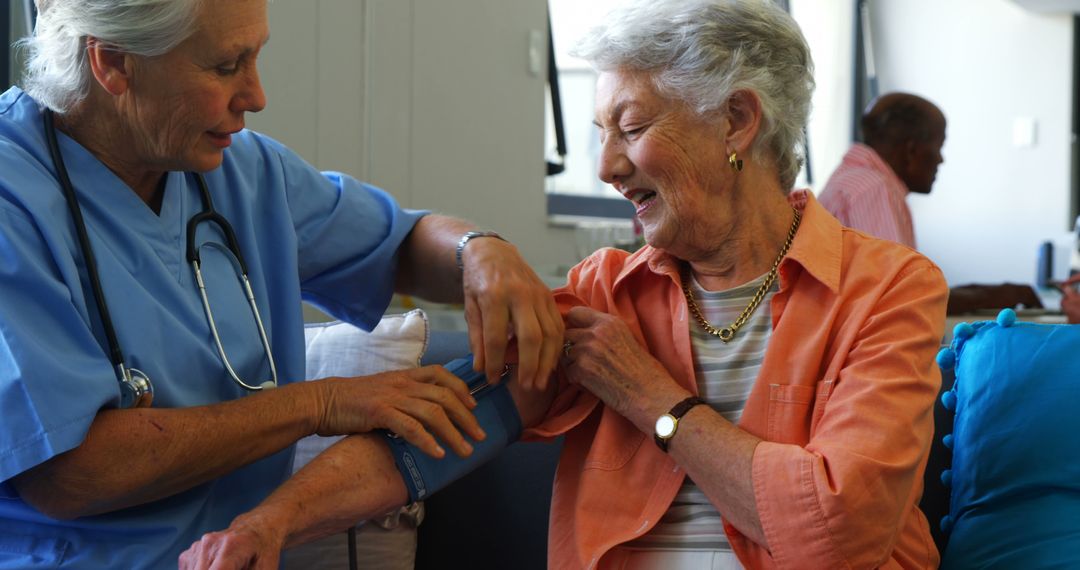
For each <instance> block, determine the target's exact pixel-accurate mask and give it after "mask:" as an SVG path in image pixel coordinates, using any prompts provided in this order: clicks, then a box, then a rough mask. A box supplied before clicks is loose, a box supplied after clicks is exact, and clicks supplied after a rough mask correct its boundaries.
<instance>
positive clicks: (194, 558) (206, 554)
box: [180, 513, 284, 570]
mask: <svg viewBox="0 0 1080 570" xmlns="http://www.w3.org/2000/svg"><path fill="white" fill-rule="evenodd" d="M256 518H257V515H253V513H248V514H245V515H241V516H239V517H236V519H234V520H233V522H232V524H231V525H229V528H227V529H225V530H223V531H219V532H211V533H207V534H204V535H203V537H202V538H201V539H199V540H198V541H197V542H195V543H194V544H192V545H191V547H190V548H188V549H187V550H185V551H184V552H183V553H182V554H181V555H180V570H205V569H209V568H213V569H214V570H232V569H236V570H246V569H251V570H277V568H278V560H279V558H280V557H281V550H282V548H283V547H284V537H282V536H277V535H276V533H275V531H276V530H278V529H281V528H283V526H282V525H280V524H274V523H272V522H271V521H260V520H254V519H256Z"/></svg>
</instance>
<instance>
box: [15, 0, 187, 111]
mask: <svg viewBox="0 0 1080 570" xmlns="http://www.w3.org/2000/svg"><path fill="white" fill-rule="evenodd" d="M201 2H202V0H49V1H48V2H40V3H39V6H40V8H41V11H40V12H39V13H38V17H37V24H36V26H35V27H34V33H33V35H31V36H30V37H28V38H25V39H23V40H20V42H19V44H18V45H19V47H21V48H24V49H26V50H27V51H28V57H27V59H26V70H25V74H24V78H23V89H24V90H25V91H26V92H27V93H28V94H29V95H30V96H31V97H33V98H34V100H36V101H37V102H38V103H40V104H42V105H44V106H46V107H48V108H50V109H52V110H53V111H56V112H57V113H65V112H67V111H69V110H71V109H72V108H73V107H75V106H77V105H78V104H79V103H81V102H82V101H83V100H84V99H85V98H86V96H87V94H89V92H90V82H91V80H92V74H91V71H90V64H89V62H88V61H87V56H86V40H87V38H88V37H94V38H97V39H98V40H100V41H101V42H103V43H105V44H108V46H110V47H111V48H113V49H117V50H120V51H123V52H127V53H131V54H136V55H142V56H155V55H161V54H164V53H167V52H168V51H169V50H171V49H173V48H174V47H176V46H177V45H179V44H180V43H181V42H183V41H184V40H186V39H187V38H188V37H190V36H191V34H192V33H193V32H194V30H195V21H196V17H197V15H198V8H199V6H200V3H201Z"/></svg>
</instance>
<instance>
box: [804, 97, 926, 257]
mask: <svg viewBox="0 0 1080 570" xmlns="http://www.w3.org/2000/svg"><path fill="white" fill-rule="evenodd" d="M862 129H863V138H864V142H862V143H855V144H853V145H852V146H851V149H850V150H848V152H847V154H846V155H845V156H844V160H843V161H842V162H841V163H840V166H839V167H838V168H837V169H836V171H835V172H833V175H832V176H831V177H830V178H829V181H828V182H827V183H826V184H825V189H824V190H822V192H821V196H820V197H819V199H820V200H821V205H822V206H825V209H826V210H828V211H829V213H830V214H832V215H834V216H836V219H838V220H840V223H842V224H844V225H845V226H848V227H850V228H854V229H857V230H859V231H862V232H866V233H868V234H870V235H872V236H874V237H879V238H882V239H887V240H892V241H895V242H898V243H902V244H904V245H906V246H908V247H910V248H912V249H915V230H914V228H913V226H912V223H911V211H910V210H909V209H908V205H907V196H908V193H910V192H915V193H916V194H929V193H930V189H931V188H932V186H933V184H934V179H935V177H936V176H937V169H938V166H940V165H941V163H943V162H944V161H945V159H944V157H942V155H941V147H942V146H944V144H945V115H944V114H943V113H942V112H941V109H938V108H937V106H936V105H934V104H933V103H931V102H930V101H927V100H926V99H923V98H922V97H919V96H917V95H912V94H910V93H888V94H885V95H882V96H881V97H878V98H877V99H876V100H874V102H873V103H871V105H870V107H869V108H868V110H867V111H866V113H865V114H864V115H863V117H862Z"/></svg>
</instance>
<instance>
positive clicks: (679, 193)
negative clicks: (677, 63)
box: [595, 70, 732, 259]
mask: <svg viewBox="0 0 1080 570" xmlns="http://www.w3.org/2000/svg"><path fill="white" fill-rule="evenodd" d="M595 123H596V125H597V127H598V128H599V129H600V143H601V152H600V167H599V175H600V179H601V180H603V181H604V182H607V183H608V184H611V185H612V186H614V187H615V189H616V190H618V191H619V193H621V194H622V195H623V196H625V197H626V198H627V199H629V200H631V201H632V202H634V205H635V206H636V210H637V216H638V219H639V220H640V221H641V226H642V228H643V230H644V234H645V240H646V241H647V242H648V243H649V245H652V246H653V247H656V248H660V249H664V250H667V251H668V252H670V253H672V254H674V255H676V256H678V257H683V258H684V259H685V258H686V257H685V256H684V255H682V253H683V252H685V251H688V250H692V249H696V248H699V247H709V246H710V245H711V244H714V243H716V241H717V237H718V236H717V235H716V231H715V230H716V228H718V227H719V228H723V227H724V226H725V225H726V224H728V222H729V220H727V219H726V218H730V217H731V215H732V210H731V208H729V207H727V206H726V205H725V204H723V203H722V202H721V200H722V197H723V196H724V195H725V194H730V192H725V189H727V188H730V186H731V184H732V174H731V172H732V171H731V168H730V166H729V165H728V164H727V149H726V148H725V145H724V140H723V134H724V132H725V131H726V128H727V121H726V120H724V119H718V120H707V119H705V118H702V117H701V116H699V115H697V114H695V113H694V112H692V111H691V110H690V109H689V108H687V107H686V106H685V105H684V104H682V103H681V102H678V101H673V100H670V99H667V98H664V97H662V96H660V94H658V93H657V92H656V89H655V88H654V87H653V83H652V81H651V76H650V75H649V74H648V73H646V72H641V71H627V70H615V71H610V72H603V73H601V74H600V76H599V78H598V79H597V86H596V119H595Z"/></svg>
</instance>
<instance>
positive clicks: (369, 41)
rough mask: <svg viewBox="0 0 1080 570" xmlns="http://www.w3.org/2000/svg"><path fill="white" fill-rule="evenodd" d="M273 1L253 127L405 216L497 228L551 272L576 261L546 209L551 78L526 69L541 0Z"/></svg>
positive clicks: (540, 19)
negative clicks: (430, 213)
mask: <svg viewBox="0 0 1080 570" xmlns="http://www.w3.org/2000/svg"><path fill="white" fill-rule="evenodd" d="M269 6H270V8H269V9H270V29H271V41H270V43H269V44H268V45H267V47H266V49H265V51H264V52H263V55H262V56H261V57H260V70H261V72H262V78H263V83H264V86H265V88H266V91H267V97H268V100H269V105H268V106H267V108H266V110H265V111H263V112H262V113H259V114H256V115H252V116H251V117H249V120H248V126H249V127H251V128H253V129H256V130H259V131H261V132H265V133H267V134H269V135H271V136H274V137H276V138H278V139H280V140H281V141H282V142H284V143H285V144H287V145H289V146H290V147H291V148H293V149H294V150H296V151H297V152H298V153H300V155H302V156H303V157H304V158H306V159H307V160H309V161H310V162H312V163H313V164H315V165H316V166H318V167H319V168H322V169H325V170H340V171H343V172H347V173H349V174H352V175H355V176H357V177H359V178H361V179H364V180H367V181H369V182H371V183H373V184H376V185H379V186H381V187H383V188H385V189H386V190H388V191H389V192H390V193H392V194H393V195H394V196H395V197H396V198H397V199H398V200H399V201H400V202H401V203H402V204H403V205H405V206H407V207H413V208H426V209H432V210H435V211H438V212H443V213H447V214H451V215H455V216H460V217H465V218H468V219H470V220H472V221H474V222H476V223H477V224H478V225H480V226H482V227H485V228H491V229H494V230H497V231H499V232H501V233H503V235H505V236H507V237H508V238H509V239H511V241H513V242H514V243H516V244H517V245H518V247H519V248H520V249H521V250H522V252H523V253H524V254H525V256H526V258H527V259H528V260H529V261H530V263H532V264H533V265H534V266H537V267H539V268H541V269H542V270H546V268H548V267H551V266H554V265H559V264H562V265H565V264H567V263H572V262H573V261H575V259H574V255H575V252H574V239H573V233H572V232H571V231H569V230H567V229H565V228H554V227H550V226H549V225H548V222H547V216H546V212H545V197H544V191H543V185H544V162H543V160H544V96H545V89H546V83H545V77H544V72H543V68H542V69H541V73H540V74H538V75H534V74H533V73H531V71H530V66H529V47H530V33H534V32H535V33H540V34H541V35H540V36H539V37H540V38H541V39H543V38H544V37H545V36H543V34H544V33H546V32H545V30H546V12H545V1H544V0H528V1H525V2H505V1H503V0H455V1H454V2H445V1H441V0H361V1H357V0H315V1H310V2H309V1H305V2H289V1H277V2H271V3H270V5H269ZM541 48H546V41H542V42H541ZM540 55H541V56H542V57H543V56H545V54H544V52H543V50H542V51H541V52H540ZM541 61H542V62H543V61H546V60H543V59H542V58H541Z"/></svg>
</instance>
